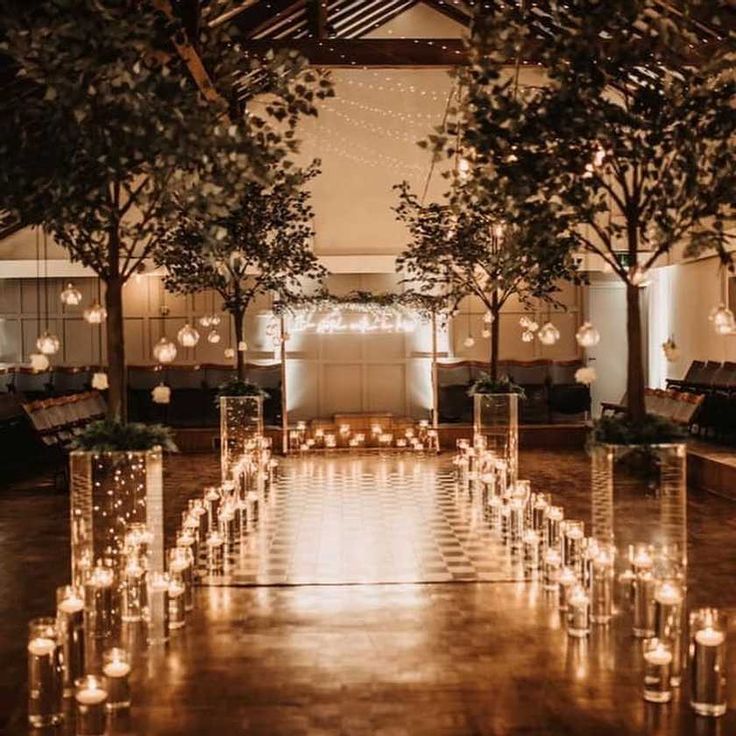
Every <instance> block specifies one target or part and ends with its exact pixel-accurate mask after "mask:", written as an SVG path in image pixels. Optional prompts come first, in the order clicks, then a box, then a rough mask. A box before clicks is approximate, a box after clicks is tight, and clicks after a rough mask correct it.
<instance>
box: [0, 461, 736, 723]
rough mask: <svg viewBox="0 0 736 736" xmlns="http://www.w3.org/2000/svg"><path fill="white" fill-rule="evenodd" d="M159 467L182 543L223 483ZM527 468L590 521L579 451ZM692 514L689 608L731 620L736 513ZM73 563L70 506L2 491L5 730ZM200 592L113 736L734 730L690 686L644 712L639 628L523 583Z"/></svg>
mask: <svg viewBox="0 0 736 736" xmlns="http://www.w3.org/2000/svg"><path fill="white" fill-rule="evenodd" d="M444 461H446V457H444V458H440V460H428V461H427V462H431V463H440V464H441V463H442V462H444ZM323 462H330V460H329V458H328V459H325V460H324V461H323ZM372 462H375V463H379V462H381V460H380V459H379V458H374V459H373V460H372ZM166 467H167V470H166V478H165V490H166V523H167V532H168V534H169V535H171V534H172V533H173V529H174V525H175V520H176V519H178V516H179V512H180V510H181V508H182V507H183V506H184V505H185V504H186V499H187V498H188V497H190V496H192V495H194V494H198V493H199V492H200V490H201V487H202V486H203V485H205V484H206V483H207V482H208V481H212V480H214V479H216V477H217V473H218V464H217V462H216V460H215V458H214V457H212V456H211V455H189V456H187V455H183V456H178V457H177V456H174V457H171V458H167V463H166ZM521 475H522V477H528V478H530V479H531V480H532V483H533V486H534V487H535V488H537V489H540V490H541V489H544V490H549V491H552V492H553V493H554V494H555V495H556V497H557V499H558V500H559V501H560V502H561V503H562V504H563V505H564V506H565V507H566V510H567V512H568V515H569V516H575V517H578V518H584V519H587V518H589V499H588V495H589V491H588V488H589V469H588V461H587V458H586V457H585V455H584V454H583V453H581V452H561V451H560V452H554V453H552V452H541V451H539V452H536V451H535V452H530V453H525V454H523V455H522V458H521ZM315 489H319V485H318V484H315ZM316 492H319V490H316ZM688 512H689V538H690V562H691V566H690V571H689V580H690V590H689V602H690V604H691V605H705V604H708V605H717V606H723V607H726V608H728V609H731V612H732V613H733V623H734V625H735V626H736V586H735V585H734V584H733V580H734V572H736V547H735V544H734V540H736V503H734V502H733V501H730V500H727V499H723V498H719V497H716V496H713V495H711V494H707V493H704V492H700V491H692V492H691V493H690V499H689V508H688ZM315 543H319V540H317V541H316V542H315ZM67 571H68V503H67V499H66V497H65V496H64V495H60V494H56V493H54V492H53V490H51V489H50V488H49V487H47V486H44V485H42V483H41V482H40V481H38V480H36V481H30V482H26V483H25V484H17V485H15V486H14V487H13V488H9V489H3V490H2V492H0V591H1V594H0V662H1V663H2V668H0V714H1V718H0V731H2V732H3V733H11V734H22V733H27V732H28V731H27V728H26V725H25V702H24V701H25V660H24V649H25V628H26V621H27V619H28V618H30V617H32V616H35V615H42V614H46V613H48V612H50V611H51V610H52V599H53V591H54V588H55V586H57V585H60V584H63V583H65V582H66V579H67V576H68V572H67ZM196 598H197V600H196V603H197V607H196V611H195V613H194V614H193V616H192V618H191V621H190V623H189V624H188V626H187V627H186V629H184V630H183V631H182V632H181V633H180V634H178V635H177V636H176V637H175V638H174V639H173V640H172V642H171V645H170V647H169V650H168V651H167V652H165V653H160V654H159V655H153V656H150V657H149V658H148V659H147V660H146V661H145V662H142V663H140V664H139V666H138V667H137V668H136V670H135V687H134V707H133V709H132V712H131V713H130V715H129V717H128V718H121V719H119V720H118V721H117V722H116V723H115V724H114V729H113V731H114V733H130V734H152V735H154V734H155V735H156V736H159V735H168V734H172V736H173V734H177V736H179V735H181V734H203V735H206V734H218V735H220V734H221V735H222V736H226V735H227V736H229V735H230V734H241V733H243V734H264V735H268V736H279V735H280V734H299V735H304V734H315V735H317V734H346V736H352V735H353V734H355V735H362V734H376V735H383V736H388V735H390V734H394V735H398V734H404V735H411V736H417V735H420V734H428V735H434V734H447V735H448V736H449V735H453V736H465V735H468V736H472V735H475V734H489V735H490V734H494V735H495V734H497V735H498V736H502V735H503V736H505V735H507V734H514V735H518V736H521V735H522V734H523V735H524V736H530V735H535V736H536V735H539V736H543V735H547V734H575V735H577V734H581V735H582V734H591V735H593V736H606V735H608V734H610V735H611V736H614V735H615V736H629V735H631V736H633V735H634V734H653V735H654V734H657V735H658V736H659V735H660V734H661V735H662V736H665V735H667V736H669V734H675V735H677V736H690V735H691V734H693V735H695V736H706V735H710V734H713V735H714V736H716V735H717V736H728V735H729V734H734V733H736V711H733V710H732V711H730V712H729V713H728V714H727V716H725V717H724V718H723V719H720V720H718V721H706V720H700V719H696V718H694V717H693V716H692V714H691V712H690V710H689V708H688V707H687V705H686V703H685V702H684V701H686V692H683V693H679V694H678V699H677V700H676V702H674V703H672V704H671V705H669V706H665V707H661V706H652V705H647V704H645V703H644V701H643V700H642V699H641V696H640V677H641V676H640V672H639V670H638V662H639V659H640V655H639V650H638V645H637V644H636V642H635V641H634V640H633V639H632V638H631V636H630V635H629V633H628V632H627V631H626V630H621V628H620V627H613V628H612V629H611V630H610V631H609V632H605V631H598V632H596V633H595V635H594V636H592V637H591V639H590V640H589V641H587V642H574V641H571V640H570V639H569V637H568V636H567V635H566V633H565V632H564V630H563V629H562V628H561V627H560V622H559V615H558V613H557V610H556V607H555V606H554V605H553V604H552V603H550V601H548V600H546V599H545V597H544V595H543V594H542V593H541V591H539V590H538V589H537V588H535V587H533V586H531V585H529V584H527V583H514V582H464V581H456V582H448V583H439V584H436V583H431V584H411V583H401V584H394V585H321V586H315V585H303V586H270V587H260V586H252V587H241V588H234V587H208V588H200V589H198V591H197V596H196ZM731 639H732V647H731V651H732V653H733V654H736V636H732V637H731ZM733 660H734V657H732V658H731V665H730V674H731V677H730V693H731V698H730V699H731V707H732V708H736V668H735V667H734V666H733ZM3 728H4V729H5V730H3ZM62 732H63V731H62Z"/></svg>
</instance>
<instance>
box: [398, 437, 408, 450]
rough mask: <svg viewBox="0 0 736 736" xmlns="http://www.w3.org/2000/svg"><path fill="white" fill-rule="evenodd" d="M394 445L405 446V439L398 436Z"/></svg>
mask: <svg viewBox="0 0 736 736" xmlns="http://www.w3.org/2000/svg"><path fill="white" fill-rule="evenodd" d="M396 447H401V448H404V447H406V440H405V439H404V438H403V437H399V438H398V439H397V440H396Z"/></svg>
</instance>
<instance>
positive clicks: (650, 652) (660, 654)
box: [644, 639, 672, 703]
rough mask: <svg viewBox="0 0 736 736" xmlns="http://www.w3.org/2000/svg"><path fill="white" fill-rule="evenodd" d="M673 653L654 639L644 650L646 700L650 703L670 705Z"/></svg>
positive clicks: (664, 644) (662, 643)
mask: <svg viewBox="0 0 736 736" xmlns="http://www.w3.org/2000/svg"><path fill="white" fill-rule="evenodd" d="M671 671H672V652H671V651H670V649H669V646H668V645H667V644H666V643H665V642H662V641H659V640H658V639H652V640H651V641H650V642H649V645H648V646H647V647H646V648H645V650H644V700H646V701H648V702H650V703H669V701H670V700H672V689H671V686H670V679H671Z"/></svg>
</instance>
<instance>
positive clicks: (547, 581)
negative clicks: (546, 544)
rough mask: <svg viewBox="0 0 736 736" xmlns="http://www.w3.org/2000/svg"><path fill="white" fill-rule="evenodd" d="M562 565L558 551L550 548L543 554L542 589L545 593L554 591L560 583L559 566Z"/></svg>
mask: <svg viewBox="0 0 736 736" xmlns="http://www.w3.org/2000/svg"><path fill="white" fill-rule="evenodd" d="M561 564H562V556H561V555H560V553H559V551H558V550H556V549H554V548H552V547H550V548H549V549H547V550H546V551H545V553H544V569H543V572H544V575H543V581H544V589H545V590H547V591H550V592H552V591H555V590H557V588H558V586H559V581H560V566H561Z"/></svg>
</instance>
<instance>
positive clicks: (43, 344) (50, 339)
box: [36, 330, 61, 355]
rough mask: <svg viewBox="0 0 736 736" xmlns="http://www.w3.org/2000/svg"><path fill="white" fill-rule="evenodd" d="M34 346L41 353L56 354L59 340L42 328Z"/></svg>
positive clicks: (59, 345) (59, 344) (59, 343)
mask: <svg viewBox="0 0 736 736" xmlns="http://www.w3.org/2000/svg"><path fill="white" fill-rule="evenodd" d="M36 347H37V348H38V351H39V352H40V353H42V354H43V355H56V353H58V352H59V348H60V347H61V340H59V338H58V337H57V336H56V335H54V334H53V333H51V332H49V331H48V330H44V331H43V332H42V333H41V336H40V337H39V338H38V339H37V340H36Z"/></svg>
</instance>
